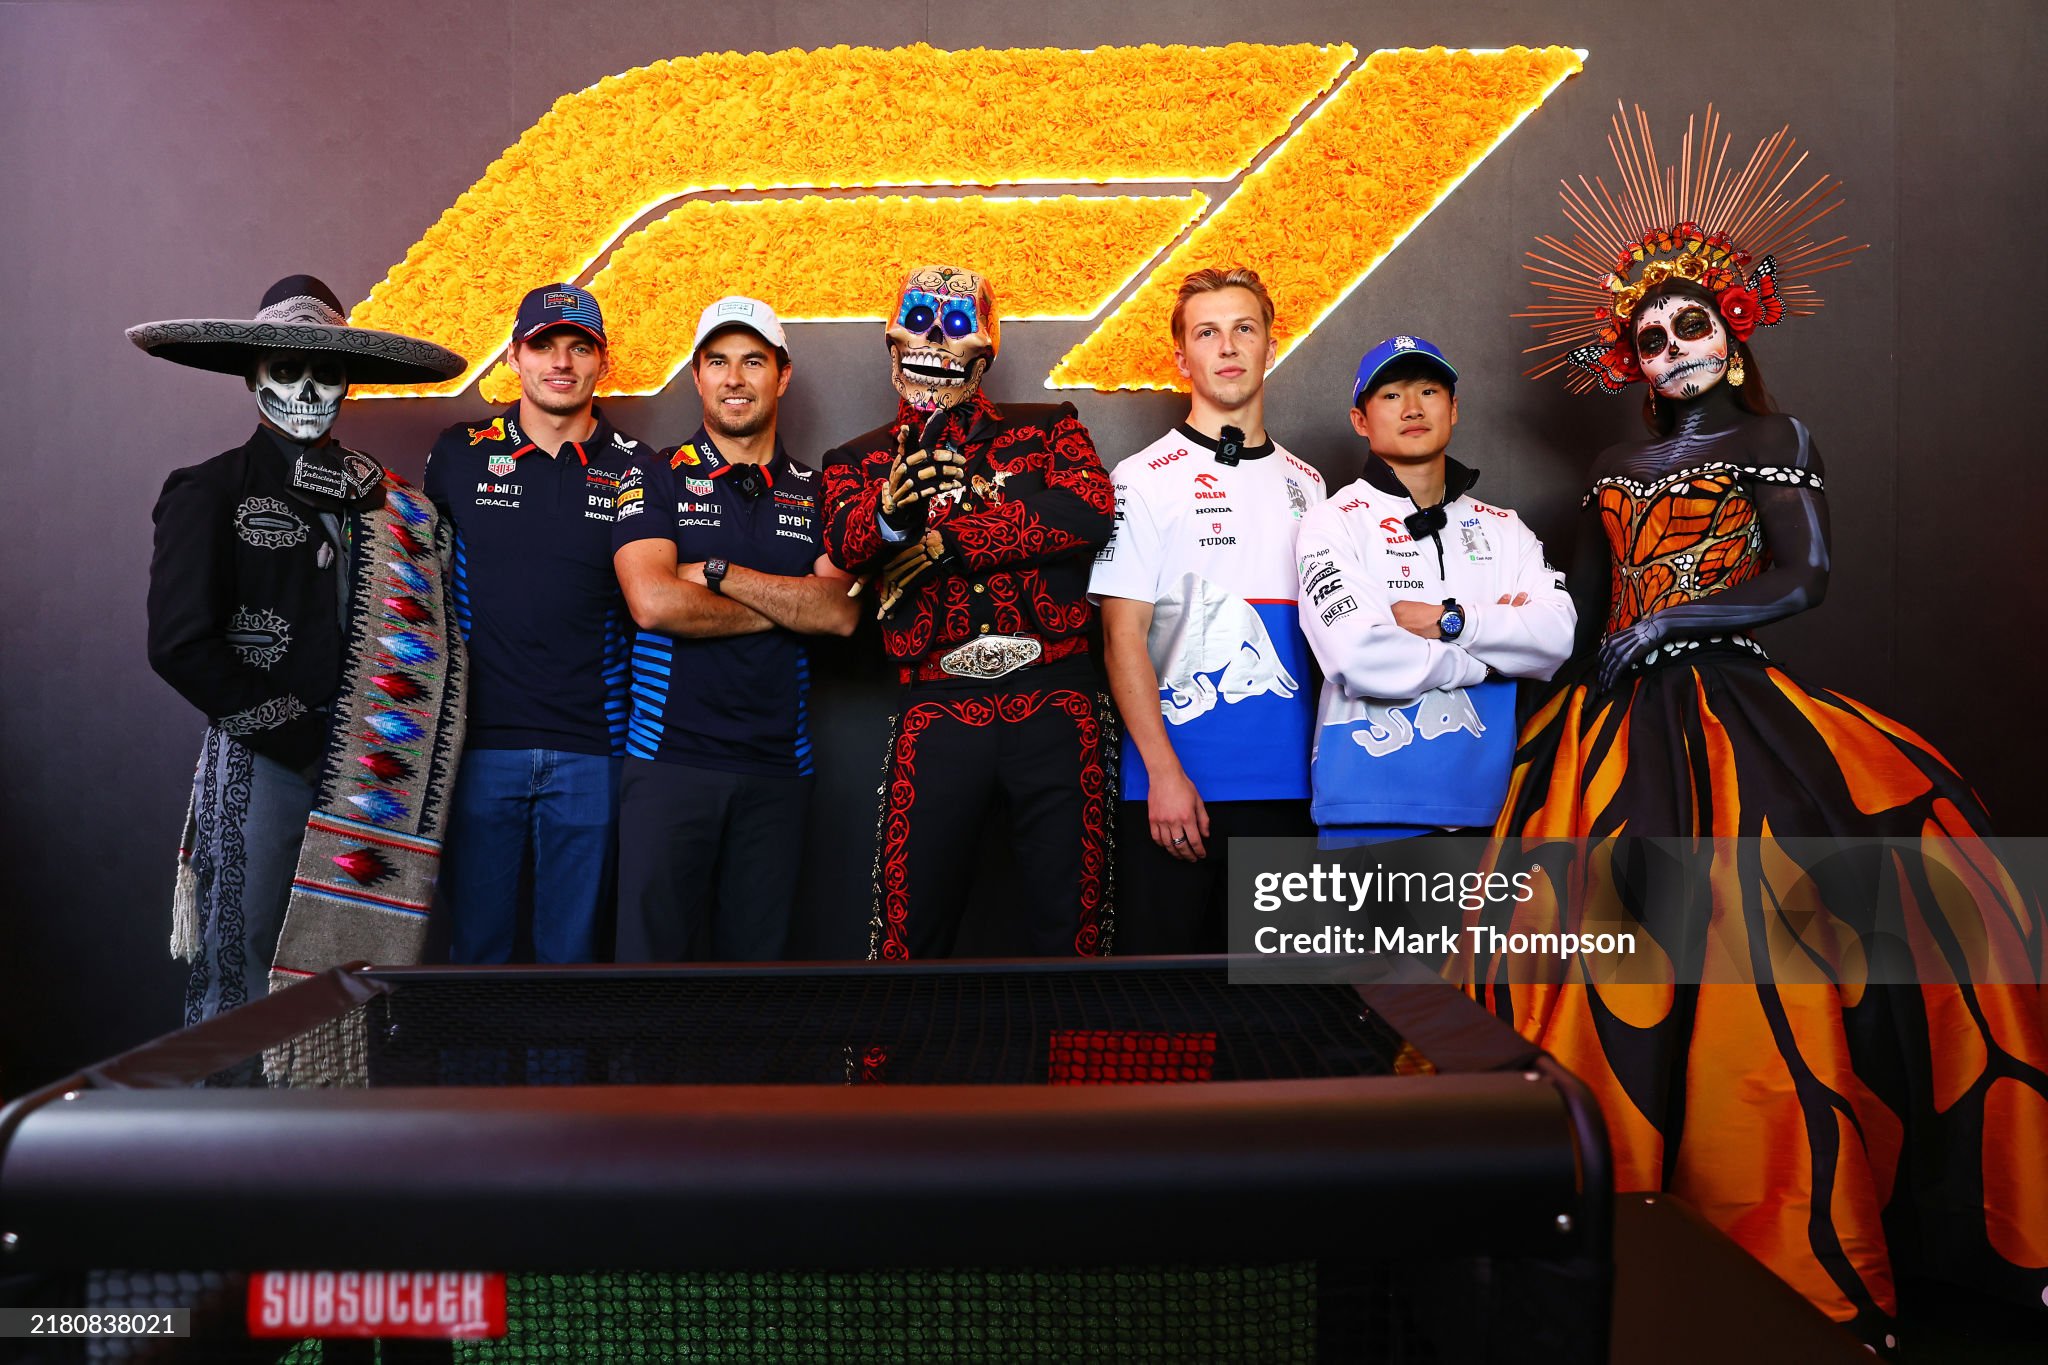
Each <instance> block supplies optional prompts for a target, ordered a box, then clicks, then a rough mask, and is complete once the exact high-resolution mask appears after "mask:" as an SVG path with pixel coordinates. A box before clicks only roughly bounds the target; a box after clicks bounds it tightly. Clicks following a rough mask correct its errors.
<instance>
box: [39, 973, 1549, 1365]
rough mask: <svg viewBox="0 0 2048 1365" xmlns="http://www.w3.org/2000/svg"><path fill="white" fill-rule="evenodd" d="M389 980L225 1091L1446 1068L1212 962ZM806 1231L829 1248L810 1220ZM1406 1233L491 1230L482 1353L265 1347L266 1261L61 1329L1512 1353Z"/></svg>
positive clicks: (133, 1290)
mask: <svg viewBox="0 0 2048 1365" xmlns="http://www.w3.org/2000/svg"><path fill="white" fill-rule="evenodd" d="M372 975H373V976H375V977H377V978H378V979H380V980H383V981H385V982H387V983H388V984H389V986H390V989H389V990H388V991H386V992H384V993H382V994H377V995H374V996H372V997H371V998H369V999H368V1000H367V1001H364V1002H362V1003H360V1004H357V1005H355V1006H354V1007H353V1008H349V1009H345V1010H344V1009H341V1007H340V1006H337V1010H338V1011H339V1012H338V1013H337V1015H336V1017H335V1018H333V1019H331V1020H330V1021H329V1022H327V1023H325V1024H321V1025H318V1026H315V1027H312V1028H309V1029H306V1030H304V1031H302V1032H300V1033H298V1034H296V1035H294V1036H292V1037H290V1038H288V1039H285V1040H283V1041H279V1042H271V1043H270V1044H269V1045H268V1046H267V1047H266V1048H264V1049H263V1051H262V1052H261V1054H260V1057H259V1056H258V1055H257V1054H254V1053H252V1054H251V1055H250V1056H249V1057H248V1058H246V1059H245V1060H244V1061H243V1062H242V1063H240V1064H239V1065H235V1066H232V1067H227V1068H225V1069H223V1070H221V1071H218V1072H216V1073H214V1074H213V1075H212V1076H211V1077H209V1078H208V1079H207V1082H206V1083H207V1084H208V1085H211V1086H231V1087H251V1086H256V1087H291V1086H323V1087H326V1086H342V1087H364V1086H367V1087H372V1088H379V1089H386V1088H405V1087H415V1088H419V1087H444V1086H494V1087H503V1086H520V1087H534V1086H590V1085H602V1086H632V1085H711V1086H752V1085H789V1086H804V1085H811V1086H820V1085H822V1086H832V1087H845V1086H862V1085H876V1086H890V1085H991V1086H1045V1085H1153V1084H1208V1083H1219V1084H1220V1083H1227V1082H1233V1081H1285V1080H1296V1079H1304V1080H1305V1079H1320V1078H1334V1077H1378V1076H1391V1075H1397V1074H1398V1075H1406V1074H1418V1073H1421V1074H1427V1073H1431V1072H1433V1071H1434V1070H1435V1067H1434V1066H1433V1065H1432V1063H1431V1062H1430V1060H1429V1059H1428V1058H1426V1057H1424V1056H1422V1055H1421V1054H1420V1053H1418V1052H1417V1051H1416V1050H1415V1048H1414V1047H1413V1046H1412V1045H1410V1044H1409V1043H1408V1042H1407V1041H1405V1040H1404V1039H1403V1037H1402V1036H1401V1035H1400V1033H1398V1032H1397V1031H1396V1030H1395V1029H1394V1028H1393V1027H1392V1026H1391V1025H1390V1024H1388V1023H1387V1022H1386V1021H1385V1020H1384V1019H1382V1018H1381V1017H1380V1016H1379V1015H1378V1014H1377V1013H1376V1012H1375V1011H1374V1010H1373V1009H1372V1008H1371V1006H1370V1005H1368V1004H1367V1003H1366V1000H1365V998H1364V997H1362V996H1361V994H1360V993H1359V992H1358V991H1357V990H1355V989H1352V988H1351V987H1349V986H1344V985H1328V986H1316V985H1286V986H1280V985H1260V984H1237V985H1232V984H1228V983H1227V980H1226V973H1225V971H1224V969H1223V968H1222V967H1221V966H1210V965H1190V966H1186V967H1181V966H1179V965H1177V964H1176V965H1165V964H1159V965H1154V966H1150V967H1144V968H1142V969H1139V970H1128V969H1127V970H1116V971H1109V970H1102V969H1100V968H1080V969H1063V968H1059V967H1048V966H1044V965H1034V966H1033V967H1032V968H1031V969H1030V970H1004V969H1002V968H1000V967H998V968H995V969H981V970H974V969H970V970H963V971H915V970H875V969H869V970H852V971H847V970H832V969H816V970H802V969H799V970H794V971H787V972H765V971H762V972H757V971H752V970H734V971H725V972H715V971H714V972H704V971H681V972H661V971H637V970H626V971H621V970H610V971H603V972H591V973H588V974H584V973H578V972H574V971H570V972H547V973H540V972H526V973H521V972H517V971H510V972H506V971H480V972H459V971H450V972H425V971H419V972H394V973H386V974H378V973H373V974H372ZM212 1064H213V1063H211V1062H209V1063H208V1065H212ZM1451 1069H1455V1068H1451ZM200 1070H201V1071H203V1070H204V1068H203V1067H202V1068H200ZM195 1075H196V1073H195ZM1425 1083H1426V1082H1425ZM280 1216H285V1215H283V1214H282V1213H280ZM777 1216H787V1215H786V1214H784V1215H777ZM789 1231H790V1239H789V1240H790V1242H791V1244H792V1245H794V1246H797V1247H801V1246H802V1245H803V1244H804V1233H803V1228H802V1226H801V1216H800V1215H799V1216H798V1217H797V1219H796V1220H795V1222H794V1223H793V1224H792V1226H791V1227H790V1229H789ZM675 1235H676V1237H677V1238H678V1239H688V1238H689V1237H690V1236H691V1230H690V1229H689V1228H688V1227H681V1226H679V1227H677V1228H676V1230H675ZM1361 1235H1362V1236H1363V1234H1361ZM1276 1250H1277V1254H1278V1255H1281V1256H1284V1255H1285V1254H1286V1248H1285V1244H1284V1243H1283V1244H1282V1245H1281V1246H1280V1247H1279V1248H1277V1249H1276V1248H1273V1247H1268V1248H1264V1249H1262V1250H1261V1252H1260V1253H1258V1255H1259V1256H1260V1257H1268V1258H1270V1257H1272V1256H1274V1255H1275V1254H1276ZM1385 1251H1386V1249H1385V1248H1380V1249H1378V1250H1375V1249H1374V1248H1373V1247H1372V1246H1371V1245H1370V1239H1369V1238H1367V1239H1366V1240H1364V1241H1361V1243H1360V1249H1359V1252H1358V1254H1357V1259H1355V1260H1353V1259H1350V1253H1348V1252H1347V1253H1346V1259H1345V1260H1344V1261H1343V1262H1342V1263H1338V1262H1336V1261H1332V1260H1328V1259H1325V1260H1309V1259H1293V1260H1288V1259H1256V1258H1252V1257H1246V1258H1243V1259H1232V1256H1231V1248H1230V1247H1228V1246H1188V1247H1185V1248H1183V1247H1181V1246H1179V1245H1173V1246H1168V1247H1165V1248H1164V1249H1163V1250H1162V1252H1161V1254H1160V1255H1159V1256H1158V1258H1157V1259H1156V1260H1153V1261H1151V1262H1149V1263H1144V1264H1116V1265H1103V1264H1100V1263H1099V1260H1100V1257H1098V1258H1097V1260H1091V1259H1090V1254H1089V1250H1088V1248H1087V1247H1086V1246H1076V1247H1072V1248H1071V1249H1069V1250H1067V1251H1065V1252H1062V1253H1060V1254H1059V1259H1060V1260H1062V1261H1065V1262H1069V1263H1068V1264H1048V1265H1029V1266H1024V1267H1020V1266H1018V1265H1014V1264H1002V1265H997V1266H983V1267H979V1268H977V1267H974V1266H965V1267H961V1266H948V1265H945V1264H943V1255H942V1254H941V1255H935V1256H934V1257H932V1258H931V1260H930V1261H926V1262H922V1263H920V1264H917V1265H914V1266H909V1267H897V1268H889V1269H863V1270H845V1269H832V1270H821V1269H806V1268H802V1261H801V1258H800V1256H792V1257H791V1258H790V1259H791V1261H792V1263H793V1264H792V1266H791V1267H788V1268H765V1269H764V1268H756V1269H748V1270H715V1271H712V1270H684V1271H678V1270H669V1269H662V1270H656V1269H646V1270H639V1269H635V1270H610V1269H607V1270H593V1271H591V1272H590V1273H584V1274H559V1273H528V1272H525V1271H524V1270H523V1269H522V1268H521V1267H519V1266H513V1265H501V1266H495V1267H494V1266H493V1265H492V1262H491V1256H490V1248H488V1247H479V1248H478V1260H477V1268H483V1269H492V1268H495V1269H501V1270H504V1271H505V1272H507V1277H506V1291H507V1328H508V1331H507V1334H506V1335H505V1336H504V1337H503V1338H501V1339H494V1340H476V1341H457V1342H446V1341H425V1342H407V1341H392V1340H388V1339H387V1340H384V1341H381V1342H368V1341H362V1342H353V1341H334V1340H330V1341H326V1342H320V1341H299V1342H294V1341H260V1340H255V1341H252V1340H249V1339H248V1338H247V1337H246V1335H245V1334H244V1332H243V1321H244V1317H245V1314H246V1313H247V1311H248V1305H249V1302H250V1293H249V1282H248V1277H247V1276H246V1275H245V1274H241V1273H230V1272H220V1271H206V1272H177V1273H171V1272H165V1271H150V1272H123V1271H117V1270H94V1271H90V1272H83V1273H81V1274H79V1275H78V1276H77V1277H76V1278H70V1277H65V1279H66V1282H67V1284H68V1286H69V1288H68V1292H67V1294H66V1297H67V1298H74V1299H75V1301H76V1302H77V1303H78V1304H79V1305H80V1306H84V1307H91V1308H97V1309H101V1310H107V1311H117V1310H120V1309H122V1308H128V1309H141V1308H151V1307H191V1308H193V1309H194V1310H195V1313H194V1325H195V1329H196V1330H195V1335H194V1337H193V1339H191V1340H188V1341H159V1342H147V1343H145V1342H136V1341H129V1342H121V1341H106V1342H93V1343H69V1344H58V1343H51V1344H50V1345H49V1346H48V1347H47V1348H46V1350H45V1352H44V1354H43V1355H42V1356H39V1357H37V1358H38V1359H47V1360H51V1361H59V1360H62V1361H74V1360H93V1361H100V1360H107V1361H113V1360H165V1361H189V1360H204V1361H215V1362H221V1363H222V1365H229V1363H230V1362H255V1361H261V1362H266V1363H267V1362H294V1363H296V1365H313V1363H314V1362H319V1363H320V1365H330V1363H332V1365H347V1363H349V1362H369V1361H378V1362H390V1363H391V1365H399V1363H400V1362H418V1361H435V1362H441V1361H449V1362H477V1363H478V1365H486V1363H492V1362H504V1363H505V1365H512V1363H514V1362H517V1363H518V1365H526V1363H527V1362H534V1363H535V1365H538V1363H539V1362H555V1361H562V1362H580V1361H602V1362H610V1361H625V1362H643V1361H645V1362H653V1361H679V1362H680V1361H688V1362H782V1361H789V1362H814V1361H815V1362H825V1361H833V1362H839V1361H849V1362H856V1363H857V1365H882V1363H883V1362H939V1361H959V1362H978V1361H1073V1362H1084V1361H1085V1362H1110V1361H1116V1362H1126V1361H1129V1362H1144V1361H1201V1362H1229V1361H1247V1362H1288V1361H1301V1362H1330V1361H1369V1362H1388V1363H1389V1365H1410V1363H1414V1365H1436V1363H1440V1362H1454V1361H1463V1360H1476V1359H1485V1358H1490V1356H1491V1354H1492V1348H1493V1346H1494V1345H1497V1344H1498V1343H1499V1340H1500V1338H1499V1336H1498V1335H1497V1328H1498V1323H1497V1322H1493V1321H1489V1320H1488V1319H1489V1318H1490V1316H1491V1315H1490V1310H1484V1309H1478V1308H1476V1307H1475V1304H1485V1303H1487V1302H1489V1301H1490V1300H1493V1299H1495V1298H1497V1297H1498V1296H1497V1295H1496V1294H1494V1293H1492V1292H1491V1291H1489V1290H1486V1289H1485V1286H1486V1285H1487V1283H1488V1277H1489V1275H1491V1274H1492V1273H1493V1272H1492V1271H1491V1270H1490V1269H1489V1268H1488V1267H1489V1264H1490V1263H1488V1262H1486V1261H1484V1260H1483V1259H1482V1260H1474V1259H1471V1258H1469V1257H1467V1258H1460V1257H1455V1256H1449V1257H1439V1258H1436V1259H1416V1258H1408V1257H1400V1256H1388V1255H1386V1254H1385ZM572 1254H573V1253H572ZM1180 1257H1185V1258H1186V1259H1185V1260H1184V1261H1181V1260H1178V1259H1177V1258H1180ZM913 1259H914V1258H913ZM991 1259H996V1260H1003V1259H1005V1258H1002V1257H995V1258H991ZM1017 1259H1018V1260H1019V1261H1024V1260H1027V1259H1028V1258H1027V1257H1024V1256H1022V1255H1020V1256H1019V1257H1018V1258H1017ZM405 1261H406V1252H405V1247H404V1246H403V1244H402V1242H398V1243H394V1245H393V1246H392V1248H391V1258H390V1262H389V1265H390V1266H391V1267H393V1268H396V1267H399V1266H402V1265H404V1264H405ZM261 1268H264V1267H255V1266H251V1267H246V1268H245V1269H247V1270H252V1271H253V1270H256V1269H261ZM270 1268H288V1267H270ZM1476 1343H1484V1344H1483V1345H1476ZM1539 1355H1540V1353H1539ZM1528 1358H1537V1357H1534V1356H1531V1357H1528ZM1549 1358H1567V1357H1555V1356H1553V1357H1549Z"/></svg>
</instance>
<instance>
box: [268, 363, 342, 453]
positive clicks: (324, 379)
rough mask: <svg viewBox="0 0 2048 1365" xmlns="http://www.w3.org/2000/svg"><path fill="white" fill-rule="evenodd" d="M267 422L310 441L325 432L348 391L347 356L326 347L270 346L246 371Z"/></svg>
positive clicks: (295, 437) (300, 440) (302, 442)
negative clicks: (284, 348) (290, 348)
mask: <svg viewBox="0 0 2048 1365" xmlns="http://www.w3.org/2000/svg"><path fill="white" fill-rule="evenodd" d="M249 387H250V389H252V390H253V391H254V392H255V394H256V406H257V407H258V408H260V409H262V412H263V416H264V418H265V420H267V421H268V422H269V423H270V425H272V426H274V427H276V428H277V429H278V430H279V431H281V432H283V433H284V434H285V435H286V436H289V437H290V438H291V439H292V440H294V441H297V442H298V443H299V444H300V445H311V444H313V443H314V442H315V441H317V440H319V439H320V438H321V437H322V436H325V435H326V434H327V429H328V428H329V427H331V426H333V425H334V419H335V416H336V415H337V414H338V413H340V411H341V398H342V395H343V394H345V393H347V392H348V371H347V362H346V361H345V359H344V358H343V357H341V356H339V355H336V354H334V353H333V352H331V351H272V352H270V353H269V354H268V355H266V356H264V357H263V359H261V360H259V361H257V362H256V370H255V373H253V374H251V375H250V376H249Z"/></svg>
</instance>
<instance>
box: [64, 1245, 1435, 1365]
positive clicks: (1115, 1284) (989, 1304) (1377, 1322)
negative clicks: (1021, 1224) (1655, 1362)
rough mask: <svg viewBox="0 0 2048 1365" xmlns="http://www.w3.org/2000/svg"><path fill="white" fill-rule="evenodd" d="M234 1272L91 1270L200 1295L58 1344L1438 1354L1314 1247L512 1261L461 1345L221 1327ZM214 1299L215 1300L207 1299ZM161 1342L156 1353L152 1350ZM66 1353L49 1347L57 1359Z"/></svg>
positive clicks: (232, 1348)
mask: <svg viewBox="0 0 2048 1365" xmlns="http://www.w3.org/2000/svg"><path fill="white" fill-rule="evenodd" d="M242 1294H243V1279H242V1277H241V1276H223V1275H196V1276H195V1275H181V1276H171V1275H160V1274H121V1273H107V1272H96V1273H95V1275H94V1276H93V1277H92V1285H91V1288H90V1291H89V1295H88V1297H89V1298H90V1299H91V1300H92V1301H93V1303H94V1306H96V1307H100V1308H103V1309H107V1310H114V1309H118V1308H121V1307H130V1308H132V1307H138V1306H148V1305H150V1304H152V1303H154V1302H156V1301H159V1300H161V1301H164V1302H175V1303H176V1304H177V1305H179V1306H192V1305H194V1304H195V1303H196V1304H197V1305H198V1306H199V1308H200V1312H198V1313H195V1333H194V1338H193V1339H191V1340H187V1341H183V1342H174V1341H169V1340H166V1341H161V1342H154V1343H121V1342H98V1343H91V1344H90V1346H89V1347H86V1346H84V1345H81V1347H80V1349H79V1350H78V1352H77V1353H75V1354H71V1355H68V1356H66V1357H61V1358H69V1359H86V1360H95V1361H97V1360H108V1361H113V1360H138V1361H139V1360H149V1359H160V1360H206V1361H212V1362H219V1365H241V1363H242V1362H259V1361H260V1362H265V1363H266V1365H268V1363H269V1362H280V1363H288V1365H329V1363H330V1362H333V1363H335V1365H339V1363H341V1362H357V1361H373V1360H381V1361H385V1362H394V1363H395V1362H409V1361H425V1360H435V1361H452V1362H462V1363H465V1365H542V1362H586V1361H589V1362H614V1361H616V1362H635V1363H636V1365H637V1363H638V1362H649V1363H651V1362H657V1361H661V1362H668V1361H676V1362H692V1363H693V1365H695V1363H699V1362H701V1365H749V1363H752V1362H759V1363H760V1365H769V1363H771V1362H789V1363H790V1365H812V1363H813V1362H816V1365H826V1363H827V1362H847V1363H848V1365H909V1363H910V1362H937V1361H946V1362H962V1363H963V1365H966V1363H967V1362H1007V1361H1048V1362H1052V1361H1060V1362H1076V1363H1077V1365H1078V1363H1080V1362H1087V1365H1097V1363H1098V1362H1105V1363H1106V1362H1179V1361H1205V1362H1224V1361H1245V1362H1260V1363H1261V1365H1284V1363H1285V1362H1301V1363H1302V1365H1313V1362H1317V1361H1351V1360H1356V1361H1386V1362H1400V1363H1402V1365H1407V1363H1408V1362H1416V1363H1417V1365H1421V1363H1423V1362H1434V1361H1437V1360H1440V1359H1442V1358H1443V1357H1441V1356H1440V1355H1439V1354H1438V1353H1437V1351H1436V1350H1435V1349H1434V1348H1432V1347H1429V1346H1427V1345H1425V1344H1424V1342H1423V1339H1422V1338H1420V1337H1419V1336H1417V1335H1416V1334H1415V1332H1414V1331H1413V1323H1412V1321H1410V1320H1409V1319H1412V1316H1413V1313H1412V1310H1411V1309H1410V1308H1408V1307H1406V1306H1405V1304H1404V1303H1403V1299H1402V1296H1400V1295H1397V1294H1395V1293H1393V1292H1392V1285H1391V1284H1390V1283H1388V1282H1386V1278H1385V1272H1379V1271H1374V1270H1371V1269H1368V1268H1363V1267H1347V1268H1345V1269H1344V1270H1343V1271H1342V1272H1341V1273H1336V1272H1334V1271H1333V1269H1332V1268H1330V1267H1319V1266H1317V1265H1316V1264H1315V1263H1312V1262H1305V1261H1304V1262H1286V1263H1277V1264H1258V1265H1229V1266H1117V1267H1112V1268H1084V1269H1048V1270H1016V1269H1002V1270H971V1269H964V1270H963V1269H949V1270H910V1271H849V1272H840V1273H824V1272H801V1271H774V1272H724V1273H714V1272H695V1273H687V1274H662V1273H652V1272H644V1273H643V1272H608V1273H597V1274H589V1275H552V1274H532V1275H521V1274H514V1275H510V1276H508V1277H507V1282H506V1325H507V1329H508V1331H507V1335H506V1336H505V1337H503V1338H501V1339H495V1340H482V1341H456V1342H396V1341H386V1342H382V1343H372V1342H340V1341H327V1342H321V1341H310V1340H309V1341H302V1342H296V1343H295V1342H290V1341H248V1340H236V1339H232V1338H233V1337H234V1336H235V1335H236V1334H235V1333H234V1332H233V1331H232V1330H231V1329H232V1327H233V1323H234V1321H235V1320H237V1319H239V1316H240V1313H241V1306H242V1302H243V1299H242ZM209 1304H211V1305H212V1307H211V1309H210V1310H209V1307H208V1306H209ZM152 1352H154V1353H156V1354H150V1353H152ZM52 1358H53V1359H55V1358H60V1357H52Z"/></svg>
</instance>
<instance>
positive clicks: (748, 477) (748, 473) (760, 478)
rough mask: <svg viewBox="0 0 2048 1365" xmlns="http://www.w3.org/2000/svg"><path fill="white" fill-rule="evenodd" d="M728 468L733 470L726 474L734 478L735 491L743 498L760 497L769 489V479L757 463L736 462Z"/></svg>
mask: <svg viewBox="0 0 2048 1365" xmlns="http://www.w3.org/2000/svg"><path fill="white" fill-rule="evenodd" d="M726 468H728V469H730V470H731V471H732V472H731V473H730V474H728V475H726V477H727V478H729V479H731V480H732V486H733V491H734V492H736V493H738V494H739V495H740V496H741V497H743V498H758V497H760V496H761V494H763V493H764V492H766V491H767V489H768V480H767V478H766V476H764V475H763V474H762V473H761V466H759V465H757V464H735V465H728V466H726Z"/></svg>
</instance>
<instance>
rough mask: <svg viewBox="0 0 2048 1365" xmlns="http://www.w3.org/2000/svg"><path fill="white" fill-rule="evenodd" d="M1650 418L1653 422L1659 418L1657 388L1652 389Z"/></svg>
mask: <svg viewBox="0 0 2048 1365" xmlns="http://www.w3.org/2000/svg"><path fill="white" fill-rule="evenodd" d="M1650 420H1651V421H1652V422H1654V421H1656V420H1657V391H1656V390H1655V389H1651V390H1650Z"/></svg>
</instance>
